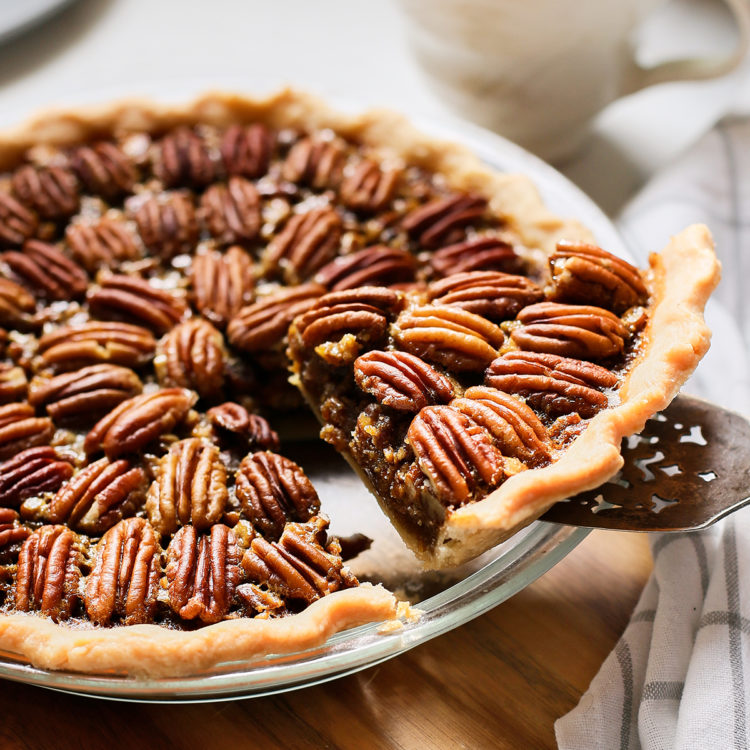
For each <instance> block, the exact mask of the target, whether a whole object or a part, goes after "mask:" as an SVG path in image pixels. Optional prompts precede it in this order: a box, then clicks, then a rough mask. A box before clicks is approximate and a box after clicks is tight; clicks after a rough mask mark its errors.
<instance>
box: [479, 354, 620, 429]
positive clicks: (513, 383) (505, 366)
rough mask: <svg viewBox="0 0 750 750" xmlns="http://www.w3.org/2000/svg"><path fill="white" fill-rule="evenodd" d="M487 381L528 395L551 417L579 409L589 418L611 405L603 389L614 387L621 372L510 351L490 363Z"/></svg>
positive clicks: (550, 355) (549, 356)
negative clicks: (617, 374) (615, 372)
mask: <svg viewBox="0 0 750 750" xmlns="http://www.w3.org/2000/svg"><path fill="white" fill-rule="evenodd" d="M484 382H485V383H486V384H487V385H489V386H492V387H493V388H497V389H498V390H501V391H505V392H506V393H517V394H518V395H519V396H524V397H525V398H526V401H527V403H528V404H529V405H530V406H532V407H533V408H534V409H536V410H537V411H540V412H542V413H544V414H547V415H549V416H550V417H557V416H560V415H562V414H571V413H574V412H575V413H578V414H580V415H581V416H582V417H584V418H588V417H593V416H594V414H596V412H598V411H599V410H600V409H603V408H604V407H606V406H607V404H608V399H607V396H606V394H604V393H602V390H604V389H607V388H613V387H614V386H615V385H616V384H617V376H616V375H615V374H614V373H612V372H610V371H609V370H605V369H604V368H603V367H599V365H595V364H593V363H591V362H581V361H580V360H577V359H568V358H566V357H558V356H556V355H554V354H542V353H538V352H508V353H507V354H504V355H503V356H502V357H498V359H496V360H495V361H494V362H492V363H491V364H490V366H489V367H488V368H487V372H486V374H485V378H484Z"/></svg>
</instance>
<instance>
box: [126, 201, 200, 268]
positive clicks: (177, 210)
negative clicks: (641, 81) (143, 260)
mask: <svg viewBox="0 0 750 750" xmlns="http://www.w3.org/2000/svg"><path fill="white" fill-rule="evenodd" d="M133 218H134V219H135V223H136V224H137V225H138V232H139V233H140V235H141V239H142V240H143V244H144V245H145V246H146V247H147V248H148V249H149V250H150V251H151V252H153V253H155V254H156V255H159V256H161V257H162V258H164V259H165V260H169V259H170V258H173V257H174V256H175V255H180V254H181V253H192V252H193V251H194V250H195V246H196V244H198V239H199V237H200V227H199V226H198V218H197V216H196V213H195V207H194V206H193V201H192V199H191V198H190V196H188V195H185V194H183V193H161V194H160V195H154V196H152V197H151V198H147V199H146V200H145V201H144V202H143V203H142V204H141V205H140V206H139V207H138V209H137V210H136V212H135V215H134V217H133Z"/></svg>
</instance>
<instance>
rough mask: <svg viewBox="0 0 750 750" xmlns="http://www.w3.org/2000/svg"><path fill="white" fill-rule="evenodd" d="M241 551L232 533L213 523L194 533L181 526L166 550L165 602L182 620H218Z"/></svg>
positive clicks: (234, 581)
mask: <svg viewBox="0 0 750 750" xmlns="http://www.w3.org/2000/svg"><path fill="white" fill-rule="evenodd" d="M241 555H242V553H241V551H240V548H239V547H238V545H237V539H236V537H235V535H234V532H233V531H232V530H231V529H230V528H228V527H227V526H224V524H221V523H217V524H214V525H213V526H212V527H211V531H210V532H209V533H208V534H202V535H200V536H199V535H198V533H197V532H196V530H195V528H194V527H193V526H184V527H183V528H181V529H180V530H179V531H178V532H177V533H176V534H175V535H174V538H173V539H172V541H171V543H170V545H169V548H168V549H167V580H168V581H169V604H170V606H171V607H172V609H173V610H174V611H175V612H176V613H177V614H178V615H179V616H180V617H182V618H183V619H185V620H194V619H195V618H198V619H200V620H201V621H202V622H218V621H219V620H221V619H223V618H224V616H225V615H226V614H227V612H228V611H229V608H230V607H231V605H232V599H233V598H234V591H235V588H236V586H237V584H238V583H239V580H240V565H239V563H240V558H241Z"/></svg>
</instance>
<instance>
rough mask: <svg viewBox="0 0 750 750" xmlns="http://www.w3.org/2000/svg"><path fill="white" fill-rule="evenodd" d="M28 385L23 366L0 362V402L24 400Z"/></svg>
mask: <svg viewBox="0 0 750 750" xmlns="http://www.w3.org/2000/svg"><path fill="white" fill-rule="evenodd" d="M28 386H29V384H28V381H27V380H26V371H25V370H24V369H23V367H15V366H14V365H5V364H0V404H9V403H14V402H16V401H24V400H25V399H26V393H27V391H28Z"/></svg>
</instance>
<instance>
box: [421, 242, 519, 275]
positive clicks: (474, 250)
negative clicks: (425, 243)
mask: <svg viewBox="0 0 750 750" xmlns="http://www.w3.org/2000/svg"><path fill="white" fill-rule="evenodd" d="M430 265H431V266H432V268H433V270H434V271H435V272H436V273H437V274H438V275H439V276H450V275H452V274H459V273H468V272H469V271H506V272H515V271H518V270H519V267H520V259H519V258H518V256H517V255H516V251H515V250H514V249H513V245H511V244H510V243H509V242H506V241H505V240H501V239H499V238H498V237H475V238H474V239H471V240H466V241H465V242H459V243H457V244H455V245H448V246H446V247H441V248H440V249H438V250H435V252H434V253H433V254H432V257H431V258H430Z"/></svg>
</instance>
